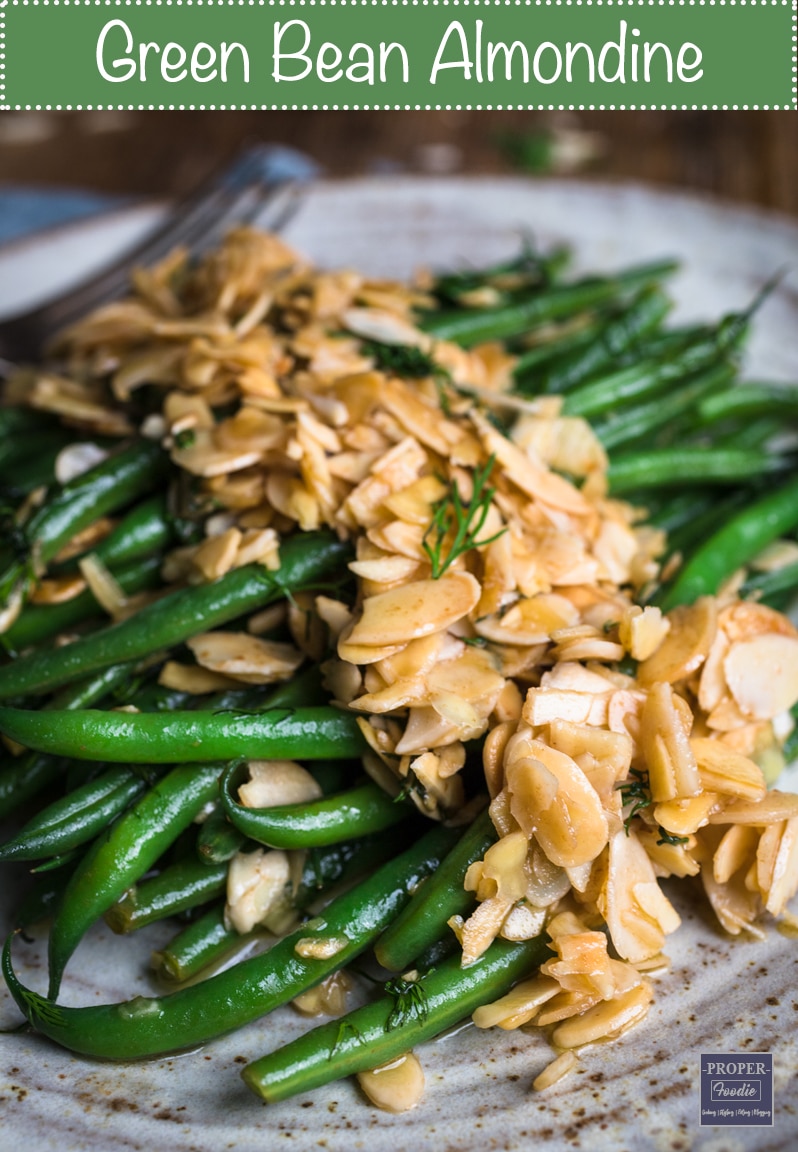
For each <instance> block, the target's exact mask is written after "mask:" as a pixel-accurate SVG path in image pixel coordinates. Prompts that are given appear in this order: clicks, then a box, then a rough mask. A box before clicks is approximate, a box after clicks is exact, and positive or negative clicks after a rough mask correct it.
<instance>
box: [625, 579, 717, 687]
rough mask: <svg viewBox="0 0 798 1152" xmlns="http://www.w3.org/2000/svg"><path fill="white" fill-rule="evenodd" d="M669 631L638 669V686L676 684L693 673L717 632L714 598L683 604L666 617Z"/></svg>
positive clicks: (706, 597)
mask: <svg viewBox="0 0 798 1152" xmlns="http://www.w3.org/2000/svg"><path fill="white" fill-rule="evenodd" d="M668 620H669V622H670V626H671V627H670V631H669V632H668V634H667V636H666V637H665V639H664V640H663V641H662V643H661V644H660V646H659V648H658V649H657V651H656V652H655V653H654V655H653V656H649V658H648V660H644V661H643V662H642V663H641V664H640V665H638V669H637V679H638V680H639V681H640V683H641V684H644V685H649V684H657V683H663V682H664V683H666V684H675V683H677V682H678V681H679V680H685V679H686V678H687V677H688V676H691V675H692V674H693V673H694V672H696V671H697V670H698V669H699V668H700V667H701V665H702V664H703V663H704V661H705V660H706V658H707V656H708V655H709V650H710V647H711V645H712V641H713V640H714V639H715V633H716V631H717V606H716V601H715V598H714V596H702V597H701V598H700V599H698V600H696V602H695V604H691V605H689V606H685V605H682V606H680V607H678V608H674V610H673V611H672V612H670V613H669V614H668Z"/></svg>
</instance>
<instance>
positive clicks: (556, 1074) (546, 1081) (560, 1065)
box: [532, 1051, 579, 1092]
mask: <svg viewBox="0 0 798 1152" xmlns="http://www.w3.org/2000/svg"><path fill="white" fill-rule="evenodd" d="M578 1066H579V1060H578V1058H577V1056H576V1053H575V1052H571V1051H568V1052H561V1053H560V1055H559V1056H556V1057H555V1058H554V1060H552V1061H551V1063H550V1064H547V1065H546V1067H545V1068H544V1069H543V1071H542V1072H540V1073H539V1074H538V1075H537V1076H536V1077H535V1079H534V1080H533V1081H532V1087H533V1088H534V1089H535V1091H536V1092H543V1091H545V1089H546V1088H551V1087H552V1086H553V1085H554V1084H556V1083H557V1082H558V1081H559V1080H562V1079H563V1077H565V1076H567V1075H568V1073H569V1072H573V1071H574V1069H575V1068H577V1067H578Z"/></svg>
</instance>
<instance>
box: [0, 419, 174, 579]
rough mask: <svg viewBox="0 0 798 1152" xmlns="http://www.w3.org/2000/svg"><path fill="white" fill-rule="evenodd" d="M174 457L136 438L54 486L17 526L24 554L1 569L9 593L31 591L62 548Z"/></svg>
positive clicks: (145, 486) (138, 492)
mask: <svg viewBox="0 0 798 1152" xmlns="http://www.w3.org/2000/svg"><path fill="white" fill-rule="evenodd" d="M168 467H169V457H168V456H167V455H166V453H165V452H164V451H163V449H162V448H161V447H160V445H158V444H155V443H153V442H152V441H150V440H137V441H136V442H135V443H133V444H132V445H130V446H129V447H128V448H124V449H122V450H121V451H119V452H116V453H114V454H113V455H111V456H109V458H108V459H107V460H104V461H103V462H102V463H101V464H97V465H96V466H95V467H94V468H90V469H89V471H88V472H84V473H83V474H82V475H81V476H78V477H77V479H75V480H71V481H70V482H69V483H68V484H64V485H63V486H62V487H61V488H59V489H58V490H57V491H55V492H54V493H53V494H52V495H51V496H49V497H48V499H47V500H46V501H45V502H44V504H42V506H41V507H40V508H38V509H37V510H36V511H35V512H34V513H33V515H32V516H31V517H30V519H28V520H27V521H26V522H25V525H24V527H20V528H18V530H17V531H18V533H19V535H20V537H21V540H20V544H21V545H22V544H23V543H24V548H23V554H22V555H20V556H19V557H15V558H14V559H13V560H12V561H11V562H10V563H9V564H8V565H7V566H6V569H5V571H4V572H3V573H2V574H0V589H1V590H2V595H3V598H4V599H8V598H10V597H12V596H14V595H16V594H17V592H18V591H20V592H21V593H22V594H24V593H26V592H27V589H28V587H29V586H30V583H31V581H32V578H33V576H34V575H35V574H37V573H41V572H42V571H44V570H45V569H46V567H47V565H48V564H49V562H50V561H51V560H52V559H53V558H54V557H55V556H57V554H58V553H59V552H60V550H61V548H63V546H64V545H65V544H67V543H69V541H70V540H71V539H72V538H73V536H75V535H76V534H77V533H78V532H81V531H82V530H83V529H84V528H88V527H89V525H90V524H93V523H94V522H95V521H96V520H97V519H99V517H100V516H105V515H108V514H109V513H110V512H114V511H116V510H117V509H119V508H122V507H124V506H125V505H127V504H129V503H130V502H131V501H132V500H135V499H136V498H137V497H138V496H142V495H144V494H145V493H147V492H149V491H151V490H152V489H153V488H154V487H155V486H156V485H157V484H158V483H159V481H160V480H161V479H162V478H163V477H164V476H165V474H166V471H167V469H168Z"/></svg>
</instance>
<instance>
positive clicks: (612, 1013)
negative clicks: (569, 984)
mask: <svg viewBox="0 0 798 1152" xmlns="http://www.w3.org/2000/svg"><path fill="white" fill-rule="evenodd" d="M652 1000H653V993H652V991H651V988H650V986H649V985H648V984H639V985H638V986H637V987H636V988H632V989H631V990H630V991H629V992H627V993H625V995H623V996H619V997H618V998H617V999H614V1000H605V1001H603V1002H602V1003H601V1004H596V1005H595V1006H594V1007H593V1008H589V1009H588V1011H587V1012H585V1013H583V1014H582V1015H581V1016H578V1017H576V1018H575V1019H573V1020H568V1021H566V1022H565V1023H563V1024H560V1026H559V1027H558V1028H556V1029H555V1031H554V1032H553V1034H552V1040H553V1042H554V1043H555V1044H556V1045H557V1046H558V1047H560V1048H582V1047H584V1045H586V1044H595V1043H596V1041H597V1040H604V1039H607V1038H610V1037H615V1036H620V1035H621V1033H622V1032H626V1031H628V1030H629V1029H630V1028H633V1027H634V1025H635V1024H639V1023H640V1021H641V1020H642V1019H643V1017H644V1016H645V1015H646V1013H647V1012H648V1009H649V1007H650V1005H651V1001H652Z"/></svg>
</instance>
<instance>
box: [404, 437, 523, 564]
mask: <svg viewBox="0 0 798 1152" xmlns="http://www.w3.org/2000/svg"><path fill="white" fill-rule="evenodd" d="M495 462H496V457H495V456H493V455H492V456H490V457H488V460H487V462H486V463H485V464H484V465H483V467H482V468H477V469H475V470H474V490H473V492H472V493H471V499H470V500H469V501H468V503H467V504H464V503H463V500H462V497H461V496H460V490H459V488H458V487H457V485H456V484H452V486H451V488H450V490H449V492H448V493H447V495H446V496H444V497H443V499H442V500H439V501H438V502H437V504H435V505H434V506H433V510H432V522H431V524H430V526H429V528H428V529H427V531H426V532H425V533H424V539H423V541H422V547H423V549H424V552H425V553H426V555H427V559H428V560H429V562H430V565H431V567H432V579H433V580H439V579H440V577H441V576H443V574H444V572H446V571H447V569H449V568H450V567H451V566H452V564H454V562H455V560H457V558H458V557H459V556H462V555H464V554H465V553H466V552H470V550H471V549H472V548H482V547H484V545H486V544H490V543H491V542H492V541H493V540H498V538H499V537H500V536H503V535H504V533H505V532H506V531H507V529H506V528H502V529H501V530H500V531H499V532H495V533H494V534H493V535H492V536H488V537H487V538H486V539H484V540H480V539H479V534H480V532H481V531H482V528H483V527H484V524H485V521H486V520H487V518H488V513H489V512H490V505H491V501H492V500H493V496H494V493H495V491H496V489H495V488H493V487H490V486H489V485H488V479H489V477H490V474H491V472H492V471H493V465H494V464H495ZM447 539H451V544H450V545H449V548H448V551H445V550H444V545H445V544H446V541H447Z"/></svg>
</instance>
